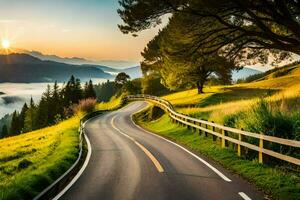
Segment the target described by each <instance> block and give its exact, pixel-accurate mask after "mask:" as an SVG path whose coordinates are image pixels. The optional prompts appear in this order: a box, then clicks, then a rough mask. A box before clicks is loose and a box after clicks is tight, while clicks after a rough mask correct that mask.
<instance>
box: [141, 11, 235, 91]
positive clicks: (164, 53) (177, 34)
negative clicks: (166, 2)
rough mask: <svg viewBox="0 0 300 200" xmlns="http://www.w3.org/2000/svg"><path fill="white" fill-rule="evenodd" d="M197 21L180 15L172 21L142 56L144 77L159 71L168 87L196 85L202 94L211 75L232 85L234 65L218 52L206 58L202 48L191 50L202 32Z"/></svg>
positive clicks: (189, 16)
mask: <svg viewBox="0 0 300 200" xmlns="http://www.w3.org/2000/svg"><path fill="white" fill-rule="evenodd" d="M198 20H199V19H198V18H195V17H191V15H185V14H181V13H179V14H175V15H174V16H173V17H172V18H171V19H170V22H169V24H168V25H167V26H166V27H165V28H164V29H163V30H162V31H160V32H159V34H158V35H157V36H156V37H155V38H153V40H152V41H150V42H149V43H148V45H147V47H146V48H145V49H144V51H143V53H142V56H143V57H144V60H143V62H142V70H143V72H144V75H145V74H146V76H149V74H153V73H157V72H158V73H159V74H160V75H161V77H162V82H163V83H164V85H166V86H167V87H168V88H170V89H173V90H174V89H178V88H182V87H187V86H197V88H198V93H203V86H204V84H205V83H206V81H207V80H208V79H209V78H210V77H212V76H214V77H217V78H218V79H220V80H222V81H223V82H224V81H225V82H226V81H227V82H230V80H231V71H232V70H233V69H236V68H237V67H236V66H235V65H234V63H233V62H231V61H228V60H227V59H225V58H224V57H221V56H220V55H218V54H217V53H211V54H209V55H205V54H204V53H203V51H202V50H201V49H197V50H195V51H193V52H190V51H188V49H190V48H191V47H192V46H193V45H194V40H195V39H194V35H195V32H196V33H198V31H199V30H198V29H196V30H193V26H195V25H196V24H197V23H198ZM198 28H199V27H198ZM201 30H202V29H201Z"/></svg>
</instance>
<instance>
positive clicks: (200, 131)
mask: <svg viewBox="0 0 300 200" xmlns="http://www.w3.org/2000/svg"><path fill="white" fill-rule="evenodd" d="M198 126H201V127H202V125H201V122H200V123H199V124H198ZM199 135H202V130H201V129H199Z"/></svg>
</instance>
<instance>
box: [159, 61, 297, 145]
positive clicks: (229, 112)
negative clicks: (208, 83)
mask: <svg viewBox="0 0 300 200" xmlns="http://www.w3.org/2000/svg"><path fill="white" fill-rule="evenodd" d="M278 71H279V72H280V73H278ZM278 71H275V72H273V73H271V74H268V75H267V76H265V77H263V78H261V79H259V80H257V81H254V82H251V83H244V84H234V85H229V86H212V87H206V88H205V90H204V92H205V93H204V94H197V90H196V89H194V90H187V91H182V92H177V93H173V94H171V95H166V96H163V98H164V99H166V100H168V101H170V102H171V103H172V104H173V105H174V106H175V109H176V110H177V111H178V112H181V113H184V114H187V115H190V116H193V117H196V118H201V119H205V120H209V121H214V122H217V123H220V124H225V125H227V126H231V127H234V128H239V129H241V128H243V129H245V130H248V131H252V132H264V131H267V129H268V128H270V127H266V126H267V124H266V123H267V122H268V120H269V121H270V120H271V121H272V120H273V121H276V122H278V123H277V124H276V123H275V124H274V126H275V129H276V128H277V129H278V130H277V131H280V133H275V132H274V133H271V134H272V135H276V136H278V137H280V134H282V137H284V138H290V139H296V138H298V139H299V138H300V137H299V136H300V132H299V130H300V65H296V66H290V67H288V68H285V71H284V72H282V71H283V70H282V69H281V70H278ZM280 122H284V123H280ZM264 123H265V124H264ZM276 126H277V127H276ZM278 126H281V127H278ZM284 130H285V132H293V133H291V134H293V136H291V135H289V136H286V135H285V134H284V133H283V131H284Z"/></svg>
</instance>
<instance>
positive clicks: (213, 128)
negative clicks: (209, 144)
mask: <svg viewBox="0 0 300 200" xmlns="http://www.w3.org/2000/svg"><path fill="white" fill-rule="evenodd" d="M212 123H214V121H212ZM215 130H216V128H215V127H214V126H213V127H212V131H213V132H215ZM216 140H217V137H216V136H215V135H213V141H216Z"/></svg>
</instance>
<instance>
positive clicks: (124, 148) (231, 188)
mask: <svg viewBox="0 0 300 200" xmlns="http://www.w3.org/2000/svg"><path fill="white" fill-rule="evenodd" d="M146 105H147V103H146V102H134V103H131V104H129V105H128V106H126V107H124V108H123V109H121V110H118V111H114V112H110V113H106V114H104V115H102V116H99V117H96V118H93V119H91V120H89V122H88V123H87V124H86V125H85V133H86V135H87V137H88V138H89V140H90V144H91V156H90V160H89V162H88V164H87V166H86V169H85V170H84V171H83V173H82V174H81V176H80V177H79V179H78V180H77V181H76V182H75V183H74V184H73V185H72V186H71V187H70V188H69V189H68V190H67V191H66V192H65V193H64V194H63V195H62V196H61V197H60V198H59V199H67V200H105V199H112V200H123V199H124V200H127V199H128V200H129V199H130V200H131V199H132V200H135V199H136V200H148V199H151V200H152V199H153V200H160V199H170V200H176V199H178V200H184V199H203V200H223V199H224V200H227V199H228V200H234V199H246V200H249V199H253V200H254V199H255V200H256V199H263V194H262V193H260V192H259V191H257V190H256V189H255V188H254V187H253V186H252V185H250V184H249V183H247V182H246V181H244V180H243V179H241V178H240V177H238V176H237V175H234V174H232V173H230V172H228V171H227V170H225V169H224V168H222V167H221V166H219V165H218V164H216V163H215V162H212V161H210V160H208V159H207V158H204V157H202V156H198V155H195V154H193V153H192V152H189V151H188V150H186V149H185V148H183V147H181V146H179V145H177V144H175V143H173V142H171V141H169V140H166V139H164V138H162V137H160V136H157V135H154V134H152V133H150V132H148V131H146V130H143V129H142V128H140V127H138V126H137V125H135V124H134V122H133V121H132V120H131V115H132V113H135V112H137V111H138V110H140V109H142V108H144V107H145V106H146Z"/></svg>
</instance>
